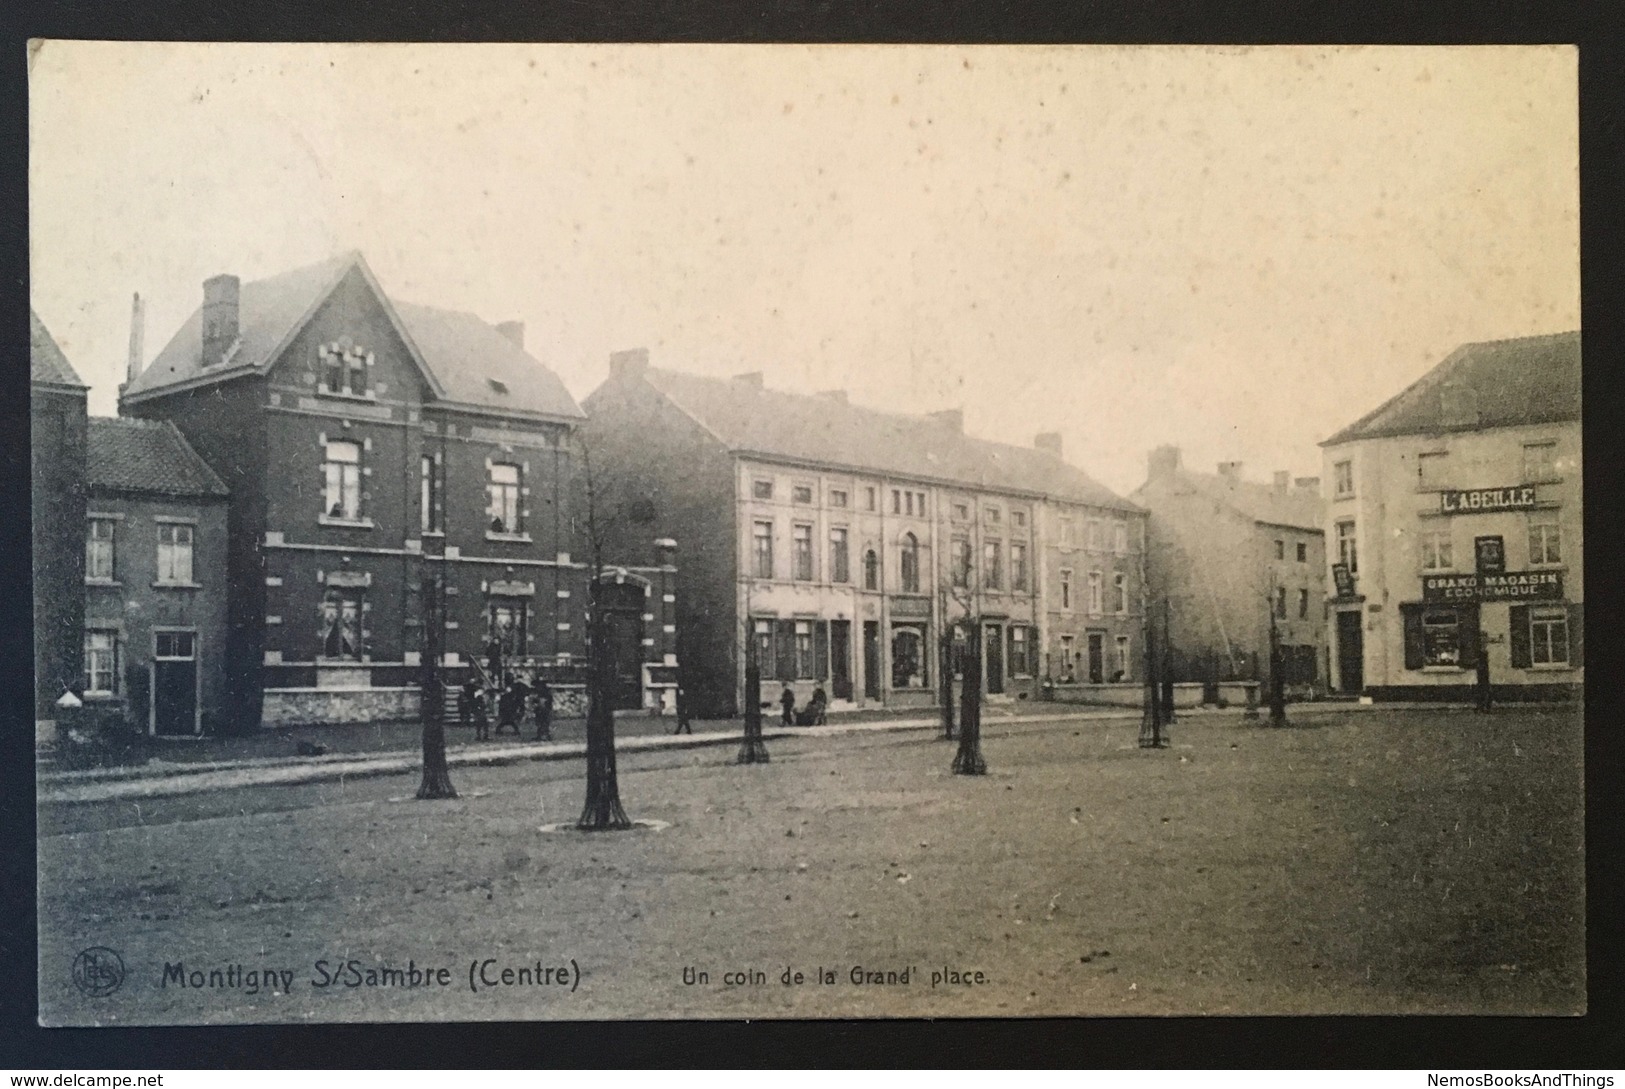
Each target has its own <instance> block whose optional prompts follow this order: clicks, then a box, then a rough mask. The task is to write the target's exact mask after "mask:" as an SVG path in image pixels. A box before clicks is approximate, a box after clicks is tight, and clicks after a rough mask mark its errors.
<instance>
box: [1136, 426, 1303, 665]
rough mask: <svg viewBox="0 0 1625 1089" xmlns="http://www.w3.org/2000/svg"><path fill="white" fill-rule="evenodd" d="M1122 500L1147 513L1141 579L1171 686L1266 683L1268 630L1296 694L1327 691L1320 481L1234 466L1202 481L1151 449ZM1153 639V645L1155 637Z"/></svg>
mask: <svg viewBox="0 0 1625 1089" xmlns="http://www.w3.org/2000/svg"><path fill="white" fill-rule="evenodd" d="M1148 469H1149V471H1148V473H1147V477H1146V482H1145V483H1144V484H1142V485H1141V486H1140V487H1139V488H1138V489H1136V490H1135V491H1134V492H1133V493H1132V494H1131V495H1130V498H1132V499H1133V500H1134V501H1135V502H1136V503H1139V504H1140V505H1141V506H1143V507H1145V508H1146V510H1147V511H1149V512H1150V514H1149V522H1148V530H1149V535H1150V541H1151V546H1150V551H1149V558H1148V561H1147V571H1148V575H1149V579H1150V585H1151V600H1152V607H1153V610H1154V618H1155V619H1156V620H1157V622H1158V625H1159V627H1161V628H1165V629H1166V632H1167V638H1168V644H1169V646H1170V647H1171V655H1170V657H1171V662H1172V667H1173V672H1174V679H1175V680H1177V681H1206V682H1212V681H1223V680H1263V679H1265V678H1267V677H1268V675H1269V668H1270V631H1271V627H1272V625H1273V627H1274V630H1275V633H1276V636H1275V637H1276V639H1277V640H1278V642H1279V645H1280V647H1281V656H1282V668H1283V679H1284V681H1285V684H1286V686H1287V689H1288V691H1289V692H1291V693H1294V694H1296V695H1311V694H1319V693H1320V692H1322V691H1323V690H1324V688H1325V683H1326V675H1327V670H1326V638H1325V630H1326V603H1325V572H1326V548H1325V531H1324V529H1323V526H1322V523H1323V521H1324V517H1325V513H1324V512H1325V503H1324V502H1323V500H1322V499H1321V497H1320V478H1319V477H1299V478H1297V479H1293V478H1292V477H1291V476H1290V474H1288V473H1285V472H1277V473H1276V474H1275V475H1274V478H1273V480H1272V481H1271V482H1270V483H1268V484H1264V483H1259V482H1255V481H1250V480H1246V479H1244V478H1243V477H1242V466H1241V463H1240V462H1235V461H1227V462H1221V463H1220V464H1219V465H1218V468H1217V471H1216V472H1213V473H1203V472H1198V471H1195V470H1192V469H1188V468H1186V467H1184V465H1182V464H1181V455H1180V451H1179V448H1178V447H1177V446H1161V447H1158V448H1157V449H1155V450H1153V451H1151V455H1150V458H1149V466H1148ZM1159 638H1161V636H1160V635H1159Z"/></svg>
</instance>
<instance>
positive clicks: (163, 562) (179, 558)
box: [158, 522, 192, 585]
mask: <svg viewBox="0 0 1625 1089" xmlns="http://www.w3.org/2000/svg"><path fill="white" fill-rule="evenodd" d="M158 581H159V582H170V583H178V584H181V585H190V584H191V582H192V527H191V526H185V525H175V524H173V523H170V522H160V523H159V524H158Z"/></svg>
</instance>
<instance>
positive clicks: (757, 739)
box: [734, 661, 768, 764]
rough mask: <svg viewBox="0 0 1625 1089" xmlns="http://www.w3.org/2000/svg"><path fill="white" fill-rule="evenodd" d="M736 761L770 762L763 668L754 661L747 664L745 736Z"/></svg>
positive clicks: (744, 762) (746, 762) (743, 762)
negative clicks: (764, 724) (765, 732)
mask: <svg viewBox="0 0 1625 1089" xmlns="http://www.w3.org/2000/svg"><path fill="white" fill-rule="evenodd" d="M734 762H735V763H736V764H766V763H768V755H767V743H766V742H765V741H763V740H762V670H761V667H760V666H758V665H757V664H756V663H755V662H754V661H751V662H749V663H747V664H746V666H745V738H744V740H743V741H742V742H740V745H739V757H738V759H736V760H735V761H734Z"/></svg>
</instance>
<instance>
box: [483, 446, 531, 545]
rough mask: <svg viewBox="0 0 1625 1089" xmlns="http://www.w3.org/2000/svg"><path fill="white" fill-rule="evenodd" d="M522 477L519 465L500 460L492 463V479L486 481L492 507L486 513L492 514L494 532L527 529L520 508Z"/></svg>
mask: <svg viewBox="0 0 1625 1089" xmlns="http://www.w3.org/2000/svg"><path fill="white" fill-rule="evenodd" d="M520 479H521V477H520V473H519V466H517V465H509V464H506V463H504V462H500V461H498V462H493V463H492V464H491V468H490V479H489V480H488V481H487V483H486V489H487V492H488V495H489V497H490V507H489V509H488V510H487V511H486V513H487V514H489V515H490V516H491V532H492V533H511V534H518V533H523V532H524V531H525V526H524V520H523V518H522V516H521V512H520V509H519V490H520Z"/></svg>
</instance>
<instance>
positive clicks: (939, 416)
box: [926, 408, 965, 435]
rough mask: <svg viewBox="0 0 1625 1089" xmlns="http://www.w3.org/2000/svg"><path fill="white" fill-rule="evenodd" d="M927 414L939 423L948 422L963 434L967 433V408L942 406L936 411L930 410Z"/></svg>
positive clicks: (949, 425) (947, 423)
mask: <svg viewBox="0 0 1625 1089" xmlns="http://www.w3.org/2000/svg"><path fill="white" fill-rule="evenodd" d="M926 415H928V416H930V417H931V418H932V419H933V420H935V421H937V422H938V423H939V424H946V425H947V426H948V427H951V428H953V430H955V431H958V432H959V433H960V434H961V435H963V434H964V433H965V410H964V409H962V408H941V409H938V410H937V411H935V412H928V413H926Z"/></svg>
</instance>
